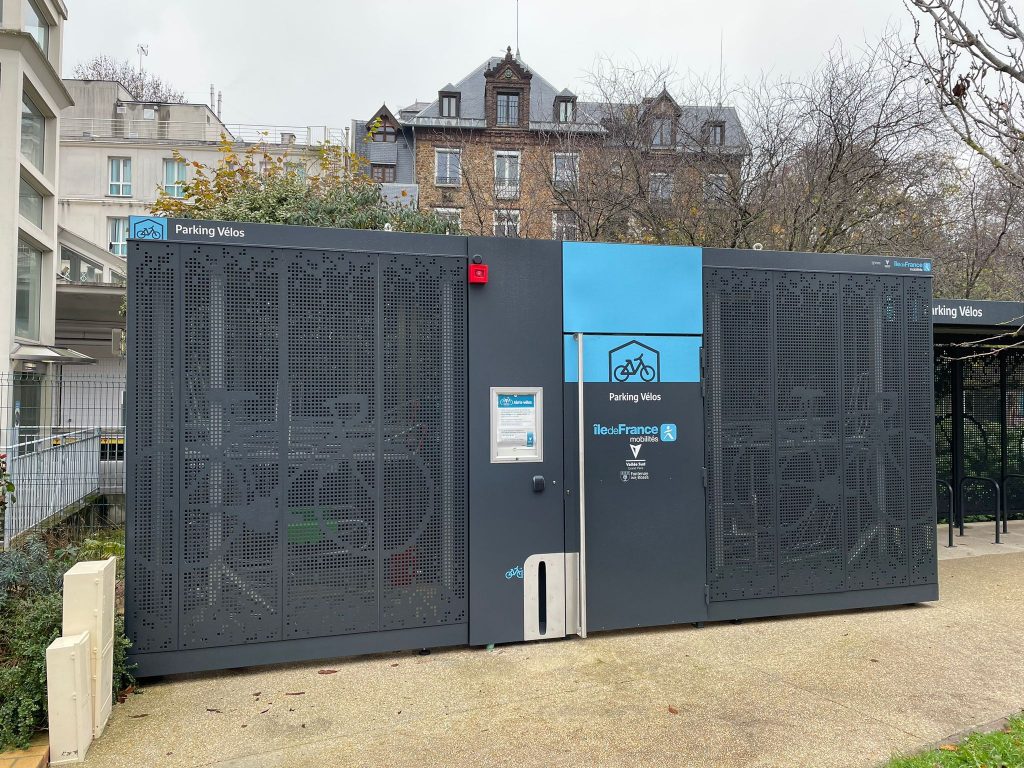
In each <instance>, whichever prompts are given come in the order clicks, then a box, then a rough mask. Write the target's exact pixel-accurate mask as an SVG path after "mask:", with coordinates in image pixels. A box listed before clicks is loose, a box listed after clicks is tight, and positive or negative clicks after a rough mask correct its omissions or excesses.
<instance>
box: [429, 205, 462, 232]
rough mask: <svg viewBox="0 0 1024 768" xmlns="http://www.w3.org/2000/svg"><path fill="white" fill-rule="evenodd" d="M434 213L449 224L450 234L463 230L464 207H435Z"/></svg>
mask: <svg viewBox="0 0 1024 768" xmlns="http://www.w3.org/2000/svg"><path fill="white" fill-rule="evenodd" d="M434 213H435V214H437V217H438V218H439V219H443V220H444V221H446V222H447V223H448V225H449V227H448V230H447V232H448V234H449V235H451V234H455V233H458V232H460V231H461V230H462V209H461V208H435V209H434Z"/></svg>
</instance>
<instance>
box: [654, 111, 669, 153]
mask: <svg viewBox="0 0 1024 768" xmlns="http://www.w3.org/2000/svg"><path fill="white" fill-rule="evenodd" d="M651 144H653V145H654V146H656V147H671V146H672V119H671V118H669V117H659V118H656V119H655V120H654V126H653V132H652V134H651Z"/></svg>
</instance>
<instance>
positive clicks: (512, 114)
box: [497, 92, 519, 125]
mask: <svg viewBox="0 0 1024 768" xmlns="http://www.w3.org/2000/svg"><path fill="white" fill-rule="evenodd" d="M497 122H498V125H519V94H518V93H500V92H499V93H498V119H497Z"/></svg>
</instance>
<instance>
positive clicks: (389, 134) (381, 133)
mask: <svg viewBox="0 0 1024 768" xmlns="http://www.w3.org/2000/svg"><path fill="white" fill-rule="evenodd" d="M373 140H374V141H376V142H387V141H398V132H397V131H396V130H395V126H394V125H392V124H391V121H390V120H388V118H386V117H381V118H380V126H379V127H378V128H377V130H376V131H374V132H373Z"/></svg>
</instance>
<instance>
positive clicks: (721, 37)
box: [718, 27, 725, 109]
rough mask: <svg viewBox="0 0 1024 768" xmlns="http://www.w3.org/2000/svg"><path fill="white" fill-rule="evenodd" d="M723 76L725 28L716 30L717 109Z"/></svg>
mask: <svg viewBox="0 0 1024 768" xmlns="http://www.w3.org/2000/svg"><path fill="white" fill-rule="evenodd" d="M724 75H725V28H724V27H719V29H718V108H719V109H721V108H722V81H723V80H724Z"/></svg>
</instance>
